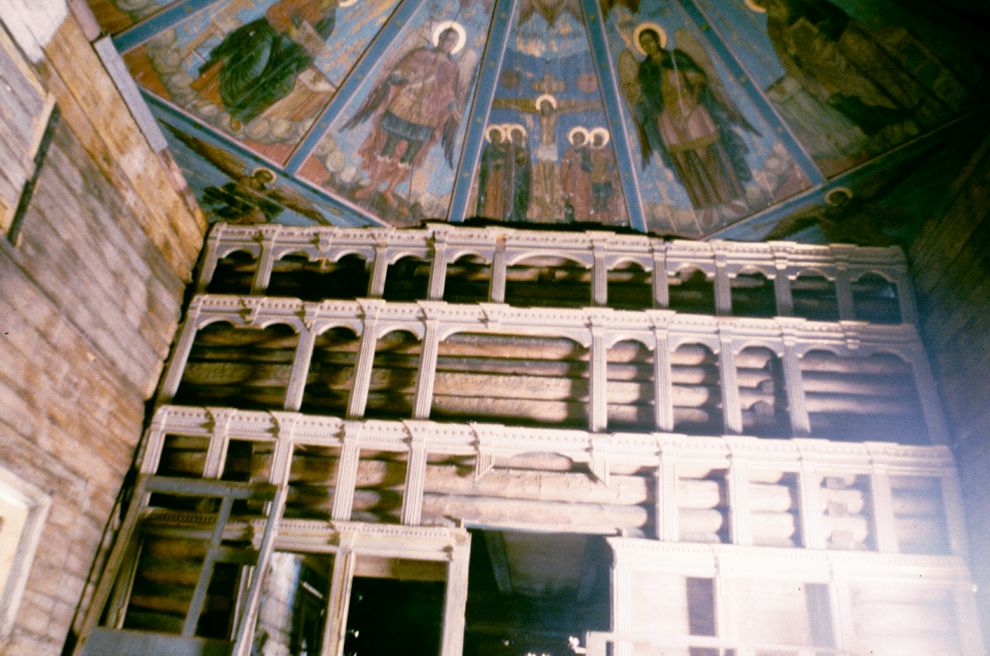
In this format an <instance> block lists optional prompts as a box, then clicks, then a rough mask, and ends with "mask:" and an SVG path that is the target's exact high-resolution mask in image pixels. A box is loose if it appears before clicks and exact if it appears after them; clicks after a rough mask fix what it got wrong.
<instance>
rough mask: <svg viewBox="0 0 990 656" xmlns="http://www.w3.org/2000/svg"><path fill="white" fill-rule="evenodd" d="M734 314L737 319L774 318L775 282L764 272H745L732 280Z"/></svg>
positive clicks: (775, 308)
mask: <svg viewBox="0 0 990 656" xmlns="http://www.w3.org/2000/svg"><path fill="white" fill-rule="evenodd" d="M730 290H731V292H732V314H733V315H735V316H737V317H773V316H776V314H777V300H776V295H775V294H774V290H773V280H770V279H769V278H767V276H766V274H765V273H763V272H762V271H756V270H743V271H740V272H739V273H738V274H736V275H735V276H734V277H733V278H731V280H730Z"/></svg>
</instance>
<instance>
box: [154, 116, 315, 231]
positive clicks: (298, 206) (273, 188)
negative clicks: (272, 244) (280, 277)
mask: <svg viewBox="0 0 990 656" xmlns="http://www.w3.org/2000/svg"><path fill="white" fill-rule="evenodd" d="M164 125H165V127H166V128H168V131H169V132H171V133H172V134H173V135H175V137H176V138H177V139H178V140H179V141H181V142H182V143H184V144H185V145H186V146H188V147H189V148H190V149H191V150H192V151H193V152H194V153H196V154H197V155H199V156H200V157H202V158H203V159H205V160H206V161H208V162H209V163H210V164H212V165H213V166H214V167H215V168H217V169H219V170H220V171H221V172H222V173H224V174H225V175H227V176H229V177H230V178H231V182H228V183H226V184H224V185H221V186H219V187H218V186H215V185H213V186H209V187H206V188H205V189H204V190H203V198H202V203H203V205H205V206H207V207H209V209H210V213H211V214H213V215H214V216H216V217H217V218H218V219H220V220H222V221H227V222H229V223H267V222H269V221H272V220H273V219H275V218H276V217H277V216H278V215H280V214H281V213H282V212H283V211H284V210H286V209H289V210H292V211H293V212H297V213H299V214H301V215H302V216H305V217H306V218H308V219H312V220H313V221H315V222H316V223H318V224H321V225H332V223H331V222H330V221H328V220H327V218H326V217H325V216H323V214H322V213H321V212H320V210H318V209H317V208H316V206H314V205H313V204H312V203H310V202H309V201H308V200H306V199H305V198H303V197H302V196H300V195H298V194H296V193H295V192H292V191H290V190H288V189H285V188H284V187H280V186H277V185H275V173H274V171H272V170H271V169H267V168H264V167H258V168H256V169H254V170H253V171H249V170H248V168H247V167H245V166H244V163H243V162H242V161H241V160H240V159H238V158H237V157H235V156H233V155H231V154H230V153H228V152H227V151H225V150H223V149H222V148H218V147H216V146H212V145H210V144H208V143H206V142H205V141H203V140H201V139H197V138H195V137H192V136H189V135H188V134H186V133H184V132H182V131H181V130H178V129H177V128H175V127H173V126H171V125H169V124H167V123H164Z"/></svg>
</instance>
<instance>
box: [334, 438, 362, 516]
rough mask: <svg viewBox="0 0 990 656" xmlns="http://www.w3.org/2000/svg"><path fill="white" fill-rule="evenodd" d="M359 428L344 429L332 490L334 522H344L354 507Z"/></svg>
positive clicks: (359, 451) (358, 458) (359, 448)
mask: <svg viewBox="0 0 990 656" xmlns="http://www.w3.org/2000/svg"><path fill="white" fill-rule="evenodd" d="M360 438H361V426H360V424H359V425H347V426H346V427H345V428H344V438H343V440H342V442H343V446H342V447H341V450H340V458H339V461H338V464H337V480H336V481H335V483H334V489H333V506H332V507H331V509H330V518H331V519H333V520H334V521H336V522H346V521H348V520H349V519H350V518H351V509H352V508H353V506H354V488H355V486H356V485H357V472H358V461H359V460H360V457H361V441H360Z"/></svg>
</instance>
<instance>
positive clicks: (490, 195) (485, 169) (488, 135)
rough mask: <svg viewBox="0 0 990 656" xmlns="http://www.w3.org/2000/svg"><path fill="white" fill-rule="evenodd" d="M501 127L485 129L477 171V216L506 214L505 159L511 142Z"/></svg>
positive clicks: (502, 215)
mask: <svg viewBox="0 0 990 656" xmlns="http://www.w3.org/2000/svg"><path fill="white" fill-rule="evenodd" d="M506 137H507V135H505V133H504V132H503V128H502V127H501V126H499V125H492V126H489V127H488V130H486V131H485V141H486V143H485V148H484V150H482V152H481V168H480V170H479V172H478V209H477V212H478V216H483V217H485V218H488V219H504V218H505V217H506V215H507V214H508V211H507V210H508V207H507V206H506V200H507V198H508V197H509V196H508V195H507V194H506V170H505V165H506V159H507V153H508V151H510V150H511V144H510V143H509V142H508V139H507V138H506Z"/></svg>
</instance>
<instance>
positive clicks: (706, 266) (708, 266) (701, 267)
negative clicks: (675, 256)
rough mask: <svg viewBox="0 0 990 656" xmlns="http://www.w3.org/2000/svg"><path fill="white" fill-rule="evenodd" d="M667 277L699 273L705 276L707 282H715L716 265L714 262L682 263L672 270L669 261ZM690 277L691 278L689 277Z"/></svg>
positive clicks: (668, 261)
mask: <svg viewBox="0 0 990 656" xmlns="http://www.w3.org/2000/svg"><path fill="white" fill-rule="evenodd" d="M667 264H668V266H667V275H668V276H677V275H680V274H681V273H683V272H685V271H699V272H701V273H703V274H705V279H706V280H712V281H714V280H715V263H714V262H711V263H709V262H690V261H688V262H681V263H680V264H678V265H677V266H675V267H673V268H671V267H670V264H671V261H670V260H667ZM688 277H690V276H688Z"/></svg>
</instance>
